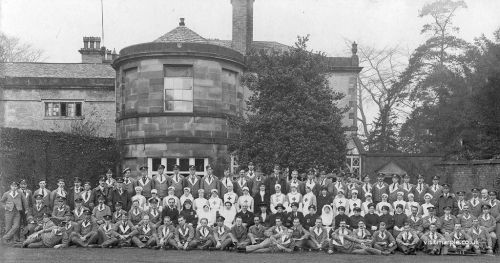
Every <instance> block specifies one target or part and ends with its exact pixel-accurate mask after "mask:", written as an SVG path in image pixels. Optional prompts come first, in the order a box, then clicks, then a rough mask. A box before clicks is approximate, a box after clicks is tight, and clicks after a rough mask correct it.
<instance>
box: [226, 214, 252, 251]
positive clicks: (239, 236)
mask: <svg viewBox="0 0 500 263" xmlns="http://www.w3.org/2000/svg"><path fill="white" fill-rule="evenodd" d="M247 233H248V232H247V229H246V228H245V227H244V226H243V220H242V218H241V217H236V219H235V222H234V226H233V227H232V228H231V231H230V232H229V236H230V237H231V240H232V241H233V244H234V246H235V247H236V248H243V247H245V246H246V245H248V243H250V241H249V240H248V234H247Z"/></svg>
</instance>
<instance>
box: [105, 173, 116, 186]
mask: <svg viewBox="0 0 500 263" xmlns="http://www.w3.org/2000/svg"><path fill="white" fill-rule="evenodd" d="M115 182H116V180H115V179H114V178H113V171H111V168H109V169H108V170H107V171H106V186H107V187H108V188H113V187H115Z"/></svg>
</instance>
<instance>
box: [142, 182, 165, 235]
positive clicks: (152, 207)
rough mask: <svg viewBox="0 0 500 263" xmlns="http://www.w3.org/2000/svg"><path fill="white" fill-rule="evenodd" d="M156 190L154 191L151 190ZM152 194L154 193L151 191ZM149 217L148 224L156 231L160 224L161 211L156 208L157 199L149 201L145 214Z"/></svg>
mask: <svg viewBox="0 0 500 263" xmlns="http://www.w3.org/2000/svg"><path fill="white" fill-rule="evenodd" d="M153 190H156V189H153ZM153 192H154V191H153ZM145 214H147V215H148V216H149V222H150V223H151V224H153V226H154V227H155V229H157V228H158V227H159V226H160V225H161V223H162V217H161V211H160V208H159V207H158V199H157V198H153V197H151V198H150V199H149V208H148V210H147V212H146V213H145Z"/></svg>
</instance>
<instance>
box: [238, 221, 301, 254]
mask: <svg viewBox="0 0 500 263" xmlns="http://www.w3.org/2000/svg"><path fill="white" fill-rule="evenodd" d="M278 220H280V221H281V219H278V218H276V221H275V222H278ZM280 223H281V222H280ZM284 229H285V230H283V231H281V232H279V233H277V234H274V235H271V236H270V237H269V238H267V239H266V240H264V241H262V242H261V243H260V244H257V245H249V246H246V247H244V248H239V249H238V252H253V253H269V252H273V253H277V252H288V253H291V252H292V251H293V247H294V242H293V239H292V237H291V236H292V230H291V229H290V230H286V228H284Z"/></svg>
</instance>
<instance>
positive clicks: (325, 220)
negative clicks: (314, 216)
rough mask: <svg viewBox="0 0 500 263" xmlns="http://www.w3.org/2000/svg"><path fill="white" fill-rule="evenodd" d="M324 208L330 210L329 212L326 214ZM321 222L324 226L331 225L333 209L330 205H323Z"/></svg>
mask: <svg viewBox="0 0 500 263" xmlns="http://www.w3.org/2000/svg"><path fill="white" fill-rule="evenodd" d="M325 208H330V212H328V213H327V212H326V209H325ZM321 211H322V212H321V221H322V222H323V225H324V226H331V225H332V224H333V217H334V215H333V209H332V207H331V206H330V205H324V206H323V209H322V210H321Z"/></svg>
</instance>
